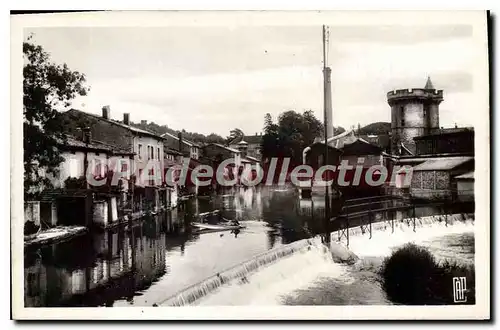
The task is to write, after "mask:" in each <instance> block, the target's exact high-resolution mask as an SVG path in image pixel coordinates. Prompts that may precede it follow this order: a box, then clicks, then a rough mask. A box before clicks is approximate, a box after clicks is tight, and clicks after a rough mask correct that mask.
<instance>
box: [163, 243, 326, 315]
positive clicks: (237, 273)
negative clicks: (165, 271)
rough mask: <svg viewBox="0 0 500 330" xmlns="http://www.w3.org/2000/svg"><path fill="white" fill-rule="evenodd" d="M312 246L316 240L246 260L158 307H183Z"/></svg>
mask: <svg viewBox="0 0 500 330" xmlns="http://www.w3.org/2000/svg"><path fill="white" fill-rule="evenodd" d="M314 244H319V243H317V240H313V239H304V240H300V241H296V242H293V243H290V244H287V245H285V246H282V247H279V248H276V249H273V250H270V251H267V252H264V253H262V254H260V255H257V256H256V257H254V258H252V259H250V260H247V261H245V262H243V263H240V264H238V265H236V266H233V267H231V268H228V269H226V270H224V271H222V272H220V273H218V274H216V275H214V276H211V277H209V278H207V279H206V280H204V281H202V282H199V283H196V284H193V285H191V286H189V287H187V288H185V289H183V290H182V291H180V292H178V293H176V294H174V295H173V296H170V297H169V298H167V299H165V300H164V301H162V302H160V303H158V305H162V306H185V305H189V304H192V303H193V302H194V301H196V300H197V299H200V298H202V297H205V296H206V295H208V294H210V293H211V292H213V291H214V290H216V289H217V288H219V287H221V286H222V285H224V284H227V283H229V282H231V281H233V280H236V279H241V280H244V279H245V276H246V275H248V274H249V273H251V272H255V271H257V270H259V269H260V268H262V267H265V266H267V265H269V264H271V263H274V262H276V261H278V260H280V259H282V258H285V257H288V256H291V255H292V254H294V253H296V252H300V251H306V250H308V249H310V248H311V246H312V245H314Z"/></svg>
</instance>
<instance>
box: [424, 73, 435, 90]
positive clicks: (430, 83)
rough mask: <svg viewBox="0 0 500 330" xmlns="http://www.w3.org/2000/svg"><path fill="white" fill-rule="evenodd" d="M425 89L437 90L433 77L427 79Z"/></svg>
mask: <svg viewBox="0 0 500 330" xmlns="http://www.w3.org/2000/svg"><path fill="white" fill-rule="evenodd" d="M424 88H425V89H435V88H434V85H433V84H432V81H431V77H429V76H428V77H427V82H426V83H425V87H424Z"/></svg>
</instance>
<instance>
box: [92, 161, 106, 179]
mask: <svg viewBox="0 0 500 330" xmlns="http://www.w3.org/2000/svg"><path fill="white" fill-rule="evenodd" d="M94 176H95V177H97V178H101V177H104V163H103V162H102V160H100V159H94Z"/></svg>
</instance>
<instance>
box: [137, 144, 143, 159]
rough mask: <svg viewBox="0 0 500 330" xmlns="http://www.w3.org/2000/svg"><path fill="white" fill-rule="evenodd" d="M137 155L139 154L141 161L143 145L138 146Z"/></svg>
mask: <svg viewBox="0 0 500 330" xmlns="http://www.w3.org/2000/svg"><path fill="white" fill-rule="evenodd" d="M137 153H138V154H139V159H142V144H140V143H139V144H138V146H137Z"/></svg>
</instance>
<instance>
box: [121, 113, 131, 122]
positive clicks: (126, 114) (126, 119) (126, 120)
mask: <svg viewBox="0 0 500 330" xmlns="http://www.w3.org/2000/svg"><path fill="white" fill-rule="evenodd" d="M123 123H124V124H125V125H130V113H124V114H123Z"/></svg>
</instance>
